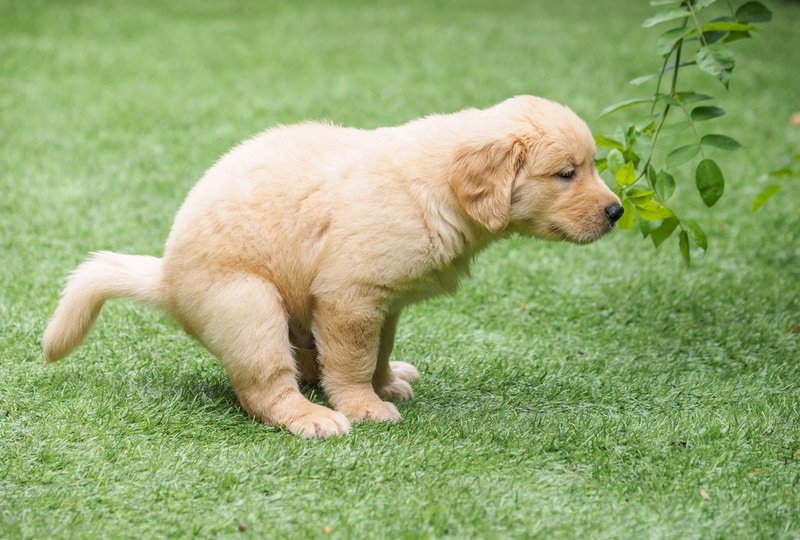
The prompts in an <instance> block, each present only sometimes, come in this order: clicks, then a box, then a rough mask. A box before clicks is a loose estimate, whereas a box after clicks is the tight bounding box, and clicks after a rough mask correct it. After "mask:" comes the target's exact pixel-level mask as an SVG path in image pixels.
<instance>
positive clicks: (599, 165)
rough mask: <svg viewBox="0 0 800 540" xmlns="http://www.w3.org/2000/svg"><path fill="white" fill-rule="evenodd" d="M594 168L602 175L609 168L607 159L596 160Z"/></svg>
mask: <svg viewBox="0 0 800 540" xmlns="http://www.w3.org/2000/svg"><path fill="white" fill-rule="evenodd" d="M594 168H595V169H597V172H599V173H601V172H603V171H604V170H606V169H607V168H608V159H607V158H598V159H595V160H594Z"/></svg>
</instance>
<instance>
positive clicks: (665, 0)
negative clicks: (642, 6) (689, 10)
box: [650, 0, 683, 7]
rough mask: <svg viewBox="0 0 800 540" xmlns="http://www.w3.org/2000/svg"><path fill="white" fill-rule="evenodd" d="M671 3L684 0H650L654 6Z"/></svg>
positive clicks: (681, 2)
mask: <svg viewBox="0 0 800 540" xmlns="http://www.w3.org/2000/svg"><path fill="white" fill-rule="evenodd" d="M669 4H672V5H675V4H683V0H650V5H651V6H653V7H658V6H667V5H669Z"/></svg>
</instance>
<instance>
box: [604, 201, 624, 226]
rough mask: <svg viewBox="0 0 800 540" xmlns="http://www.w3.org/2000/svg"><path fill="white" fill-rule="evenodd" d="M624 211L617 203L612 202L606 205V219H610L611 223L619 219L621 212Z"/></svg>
mask: <svg viewBox="0 0 800 540" xmlns="http://www.w3.org/2000/svg"><path fill="white" fill-rule="evenodd" d="M624 213H625V210H624V209H623V208H622V205H621V204H619V203H614V204H612V205H610V206H607V207H606V217H607V218H608V221H610V222H611V224H612V225H613V224H614V223H616V222H617V221H619V218H621V217H622V214H624Z"/></svg>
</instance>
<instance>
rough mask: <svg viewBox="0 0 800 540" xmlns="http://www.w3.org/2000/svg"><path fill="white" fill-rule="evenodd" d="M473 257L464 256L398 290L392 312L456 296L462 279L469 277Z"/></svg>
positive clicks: (392, 304)
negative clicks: (441, 297) (444, 295)
mask: <svg viewBox="0 0 800 540" xmlns="http://www.w3.org/2000/svg"><path fill="white" fill-rule="evenodd" d="M471 259H472V256H471V255H467V254H463V255H460V256H459V257H457V258H456V259H454V260H453V261H451V262H450V264H448V265H447V266H443V267H441V268H436V269H433V270H431V271H429V272H426V273H425V274H423V275H421V276H419V277H418V278H417V279H415V280H413V281H411V282H409V283H408V284H406V285H405V286H404V287H402V288H400V289H399V290H398V293H397V295H396V296H395V298H394V299H393V300H392V302H391V304H390V310H389V311H390V312H397V311H399V310H401V309H403V308H404V307H406V306H408V305H411V304H416V303H418V302H424V301H425V300H429V299H431V298H435V297H437V296H441V295H443V294H454V293H455V292H456V290H457V289H458V284H459V282H460V281H461V279H463V278H466V277H469V263H470V260H471Z"/></svg>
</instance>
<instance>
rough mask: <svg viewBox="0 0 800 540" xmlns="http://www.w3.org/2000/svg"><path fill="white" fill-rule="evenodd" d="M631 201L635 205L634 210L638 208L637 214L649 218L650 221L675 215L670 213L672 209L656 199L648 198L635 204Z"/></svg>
mask: <svg viewBox="0 0 800 540" xmlns="http://www.w3.org/2000/svg"><path fill="white" fill-rule="evenodd" d="M631 202H633V204H635V205H636V210H638V212H639V215H640V216H642V217H643V218H644V219H649V220H650V221H657V220H659V219H664V218H668V217H672V216H674V215H675V214H673V213H672V210H670V209H669V208H667V207H666V206H664V205H663V204H661V203H660V202H658V201H652V200H650V201H647V202H645V203H642V204H637V203H636V201H631Z"/></svg>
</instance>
